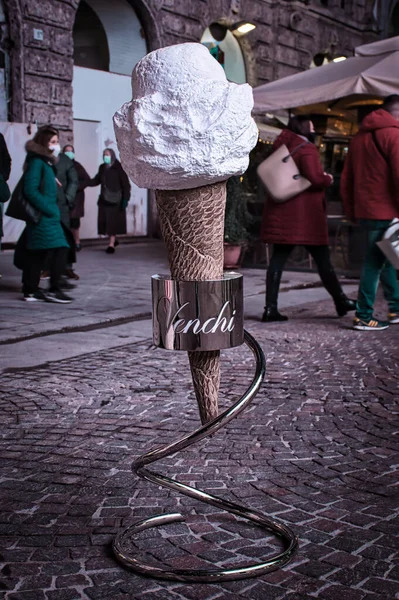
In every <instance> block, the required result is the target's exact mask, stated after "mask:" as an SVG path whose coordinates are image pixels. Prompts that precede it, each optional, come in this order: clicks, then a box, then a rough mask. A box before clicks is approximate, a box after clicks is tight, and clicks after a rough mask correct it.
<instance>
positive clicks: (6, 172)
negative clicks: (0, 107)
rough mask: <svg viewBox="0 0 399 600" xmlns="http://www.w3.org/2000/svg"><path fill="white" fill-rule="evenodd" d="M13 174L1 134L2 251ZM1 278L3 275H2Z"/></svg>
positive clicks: (0, 220)
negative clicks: (9, 184)
mask: <svg viewBox="0 0 399 600" xmlns="http://www.w3.org/2000/svg"><path fill="white" fill-rule="evenodd" d="M10 173H11V156H10V153H9V152H8V148H7V144H6V141H5V139H4V135H3V134H2V133H0V249H1V238H2V237H3V204H4V202H7V200H8V199H9V189H8V185H7V181H8V179H9V177H10ZM0 277H1V275H0Z"/></svg>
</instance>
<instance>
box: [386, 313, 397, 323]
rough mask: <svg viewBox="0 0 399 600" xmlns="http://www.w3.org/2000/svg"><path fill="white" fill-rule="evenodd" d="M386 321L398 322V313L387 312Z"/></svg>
mask: <svg viewBox="0 0 399 600" xmlns="http://www.w3.org/2000/svg"><path fill="white" fill-rule="evenodd" d="M388 321H389V322H390V323H392V324H393V323H399V313H388Z"/></svg>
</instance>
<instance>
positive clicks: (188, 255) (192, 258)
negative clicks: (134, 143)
mask: <svg viewBox="0 0 399 600" xmlns="http://www.w3.org/2000/svg"><path fill="white" fill-rule="evenodd" d="M156 199H157V208H158V215H159V220H160V225H161V230H162V235H163V238H164V241H165V244H166V248H167V252H168V259H169V265H170V271H171V275H172V277H173V279H180V280H184V281H205V280H211V279H222V277H223V237H224V213H225V206H226V182H225V181H223V182H221V183H214V184H211V185H205V186H203V187H198V188H193V189H188V190H157V191H156ZM188 357H189V361H190V367H191V374H192V378H193V383H194V389H195V395H196V398H197V402H198V408H199V413H200V418H201V422H202V424H205V423H207V422H208V421H210V420H212V419H214V418H215V417H216V416H217V415H218V396H219V385H220V352H219V350H216V351H206V352H189V353H188Z"/></svg>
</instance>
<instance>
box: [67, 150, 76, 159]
mask: <svg viewBox="0 0 399 600" xmlns="http://www.w3.org/2000/svg"><path fill="white" fill-rule="evenodd" d="M65 156H67V157H68V158H70V159H71V160H73V159H74V158H75V153H74V152H65Z"/></svg>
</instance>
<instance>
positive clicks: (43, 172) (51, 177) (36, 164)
mask: <svg viewBox="0 0 399 600" xmlns="http://www.w3.org/2000/svg"><path fill="white" fill-rule="evenodd" d="M26 151H27V156H26V163H25V172H24V176H23V193H24V196H25V197H26V199H27V200H28V201H29V202H30V203H31V204H32V205H33V206H34V207H35V208H37V209H38V210H40V212H41V213H42V216H41V219H40V221H39V223H30V222H29V223H27V224H26V248H27V257H26V260H25V263H26V264H25V265H24V269H23V276H22V281H23V294H24V300H25V301H27V302H35V301H40V300H43V301H49V302H55V303H60V304H67V303H69V302H71V301H72V298H70V297H69V296H67V295H66V294H64V293H63V292H62V291H61V289H60V282H61V276H62V274H63V272H64V270H65V266H66V262H67V256H68V248H69V245H68V242H67V239H66V237H65V234H64V230H63V227H62V224H61V215H60V209H59V207H58V204H57V192H58V187H59V185H60V184H59V182H58V180H57V178H56V171H55V164H56V162H57V156H58V154H59V152H60V145H59V140H58V131H57V130H56V129H55V128H53V127H51V126H44V127H41V128H40V129H39V130H38V131H37V133H36V135H35V137H34V138H33V140H30V141H29V142H28V143H27V144H26ZM45 262H46V263H47V264H48V265H49V267H50V288H49V290H48V292H43V291H41V290H39V282H40V272H41V271H42V268H43V264H44V263H45Z"/></svg>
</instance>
